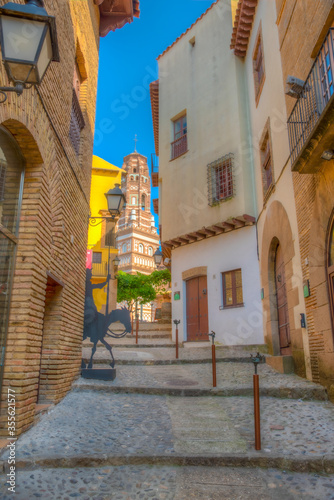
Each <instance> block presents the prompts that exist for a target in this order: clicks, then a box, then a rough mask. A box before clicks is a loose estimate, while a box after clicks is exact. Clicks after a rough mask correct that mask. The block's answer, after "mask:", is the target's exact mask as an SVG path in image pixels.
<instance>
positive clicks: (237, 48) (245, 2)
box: [230, 0, 258, 57]
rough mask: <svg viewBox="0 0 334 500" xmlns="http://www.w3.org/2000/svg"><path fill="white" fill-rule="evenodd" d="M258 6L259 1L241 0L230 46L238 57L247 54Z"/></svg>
mask: <svg viewBox="0 0 334 500" xmlns="http://www.w3.org/2000/svg"><path fill="white" fill-rule="evenodd" d="M257 4H258V0H239V3H238V7H237V10H236V14H235V19H234V26H233V33H232V38H231V45H230V48H231V49H234V54H235V55H236V56H238V57H245V56H246V54H247V49H248V43H249V38H250V34H251V32H252V27H253V21H254V16H255V11H256V7H257Z"/></svg>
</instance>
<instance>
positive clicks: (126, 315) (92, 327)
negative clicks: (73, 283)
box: [81, 269, 132, 368]
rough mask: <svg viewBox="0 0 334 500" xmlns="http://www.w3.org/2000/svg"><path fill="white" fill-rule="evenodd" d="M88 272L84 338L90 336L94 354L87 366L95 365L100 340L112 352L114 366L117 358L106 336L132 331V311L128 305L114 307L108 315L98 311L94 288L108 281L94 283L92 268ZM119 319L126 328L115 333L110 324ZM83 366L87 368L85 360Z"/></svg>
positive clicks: (119, 335) (114, 336)
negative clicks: (94, 358) (119, 307)
mask: <svg viewBox="0 0 334 500" xmlns="http://www.w3.org/2000/svg"><path fill="white" fill-rule="evenodd" d="M86 273H87V274H86V299H85V316H84V330H83V340H85V339H86V338H89V339H90V341H91V342H92V343H93V348H92V355H91V357H90V360H89V363H88V366H87V368H92V367H93V357H94V354H95V352H96V346H97V343H98V341H100V342H101V343H102V344H103V345H104V346H105V347H106V349H108V351H109V352H110V356H111V363H110V366H111V367H112V368H113V367H114V366H115V359H114V356H113V353H112V347H111V345H110V344H108V342H107V341H106V340H105V339H104V337H112V338H122V337H125V335H126V334H127V333H131V329H132V328H131V316H130V311H129V310H128V309H127V308H126V307H122V309H114V310H113V311H111V312H110V313H109V314H107V315H104V314H102V313H100V312H98V310H97V308H96V305H95V303H94V299H93V289H95V288H100V289H101V288H103V287H104V286H105V285H106V284H107V281H106V282H104V283H97V284H94V285H93V284H92V283H91V281H90V280H91V276H92V272H91V270H90V269H87V270H86ZM117 321H119V322H120V323H122V324H123V325H124V330H123V331H122V332H120V333H115V332H113V331H112V330H111V329H110V325H111V324H112V323H116V322H117ZM81 367H82V368H86V365H85V363H84V361H82V364H81Z"/></svg>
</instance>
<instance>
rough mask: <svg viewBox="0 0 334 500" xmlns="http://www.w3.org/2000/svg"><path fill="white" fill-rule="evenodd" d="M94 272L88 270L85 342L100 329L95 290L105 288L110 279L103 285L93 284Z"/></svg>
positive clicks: (108, 277)
mask: <svg viewBox="0 0 334 500" xmlns="http://www.w3.org/2000/svg"><path fill="white" fill-rule="evenodd" d="M91 279H92V270H91V269H86V296H85V315H84V330H83V339H84V340H85V339H86V338H87V337H91V336H94V333H95V332H94V330H96V329H97V328H98V323H99V322H98V317H99V314H100V313H99V312H98V310H97V308H96V305H95V302H94V298H93V290H95V289H100V290H101V289H102V288H104V287H105V286H106V285H107V283H108V281H109V279H110V275H108V276H107V281H104V282H103V283H94V284H93V283H92V282H91Z"/></svg>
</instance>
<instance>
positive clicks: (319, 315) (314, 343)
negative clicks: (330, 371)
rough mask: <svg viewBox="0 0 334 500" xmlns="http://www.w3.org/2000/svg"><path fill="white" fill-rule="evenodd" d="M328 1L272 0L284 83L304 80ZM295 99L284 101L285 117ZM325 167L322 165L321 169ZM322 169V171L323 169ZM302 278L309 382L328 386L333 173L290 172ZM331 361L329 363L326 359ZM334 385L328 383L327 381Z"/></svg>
mask: <svg viewBox="0 0 334 500" xmlns="http://www.w3.org/2000/svg"><path fill="white" fill-rule="evenodd" d="M332 4H333V2H332V0H291V1H289V0H288V1H285V0H276V6H277V12H278V19H277V24H278V30H279V39H280V47H281V56H282V67H283V75H284V81H286V78H287V76H288V75H293V76H296V77H297V78H301V79H303V80H305V79H306V77H307V75H308V73H309V71H310V69H311V66H312V64H313V61H314V57H315V56H316V54H317V51H318V50H319V49H320V46H321V43H322V42H323V39H324V38H325V35H326V33H327V31H328V29H329V27H330V26H331V24H332V22H333V21H334V12H333V6H332ZM295 102H296V101H295V99H293V98H291V97H288V96H287V97H286V104H287V111H288V116H289V114H290V113H291V111H292V108H293V106H294V105H295ZM327 166H328V165H327ZM327 166H326V167H327ZM293 182H294V191H295V199H296V210H297V220H298V231H299V239H300V251H301V262H302V272H303V280H310V285H311V294H310V297H308V298H306V299H305V303H306V316H307V329H308V335H309V345H310V355H311V368H312V376H313V380H314V381H321V382H323V383H325V384H327V385H328V386H330V384H331V382H329V381H328V380H329V379H328V380H325V378H326V377H324V376H323V375H322V374H321V372H320V371H319V359H320V357H321V356H322V354H323V353H324V352H327V353H328V352H333V334H332V326H331V320H330V311H329V298H328V292H327V276H326V232H327V226H328V222H329V219H330V215H331V213H332V208H333V193H332V191H333V189H331V188H330V186H333V183H334V174H333V173H332V172H331V169H328V168H322V169H320V171H319V173H317V174H299V173H297V172H296V173H294V174H293ZM332 363H333V361H332ZM332 383H334V380H333V382H332Z"/></svg>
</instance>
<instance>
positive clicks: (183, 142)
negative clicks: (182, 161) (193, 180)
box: [171, 134, 188, 160]
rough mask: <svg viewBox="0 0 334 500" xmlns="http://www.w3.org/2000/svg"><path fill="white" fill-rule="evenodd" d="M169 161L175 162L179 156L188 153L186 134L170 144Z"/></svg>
mask: <svg viewBox="0 0 334 500" xmlns="http://www.w3.org/2000/svg"><path fill="white" fill-rule="evenodd" d="M171 149H172V150H171V160H175V158H178V157H179V156H181V155H183V154H184V153H186V152H187V151H188V141H187V134H184V135H182V136H181V137H180V138H179V139H176V141H174V142H172V143H171Z"/></svg>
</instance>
